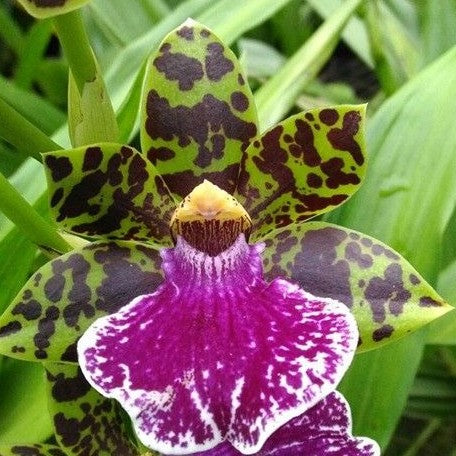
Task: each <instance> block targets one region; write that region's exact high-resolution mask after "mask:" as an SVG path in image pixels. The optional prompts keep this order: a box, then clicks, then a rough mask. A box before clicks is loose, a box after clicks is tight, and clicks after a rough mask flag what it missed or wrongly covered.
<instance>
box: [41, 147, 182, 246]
mask: <svg viewBox="0 0 456 456" xmlns="http://www.w3.org/2000/svg"><path fill="white" fill-rule="evenodd" d="M43 157H44V164H45V167H46V177H47V181H48V190H49V196H50V206H51V212H52V214H53V215H54V217H55V219H56V220H57V223H58V224H59V225H60V226H61V227H62V228H63V229H64V230H66V231H69V232H72V233H75V234H79V235H80V234H83V235H87V236H92V237H102V238H106V237H109V238H117V239H140V240H145V241H151V242H154V241H155V242H158V243H161V244H169V245H171V243H172V242H171V237H170V234H169V221H170V220H171V215H172V212H173V210H174V209H175V207H176V205H175V202H174V200H173V198H172V197H171V195H170V194H169V191H168V189H167V188H166V185H165V184H164V182H163V180H162V179H161V177H160V176H159V175H158V174H157V170H156V169H155V168H154V166H152V165H151V163H150V162H149V161H148V160H147V159H145V158H144V157H143V155H141V154H140V153H139V152H137V151H135V150H134V149H132V148H130V147H128V146H122V145H119V144H111V143H103V144H94V145H92V146H89V147H81V148H78V149H73V150H65V151H58V152H50V153H47V154H44V155H43Z"/></svg>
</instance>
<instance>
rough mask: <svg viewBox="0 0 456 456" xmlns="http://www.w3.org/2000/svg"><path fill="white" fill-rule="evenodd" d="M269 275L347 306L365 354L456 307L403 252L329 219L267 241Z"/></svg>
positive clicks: (298, 226) (299, 226)
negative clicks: (423, 275)
mask: <svg viewBox="0 0 456 456" xmlns="http://www.w3.org/2000/svg"><path fill="white" fill-rule="evenodd" d="M263 240H264V241H265V243H266V249H265V252H264V254H263V259H264V272H265V277H266V278H267V279H269V280H272V279H273V278H275V277H277V276H284V277H288V278H290V279H291V280H294V281H296V282H298V283H299V285H300V286H301V287H302V288H303V289H304V290H305V291H307V292H309V293H312V294H314V295H316V296H321V297H328V298H333V299H336V300H338V301H341V302H343V303H344V304H346V305H347V306H348V307H349V308H350V309H351V311H352V313H353V315H354V316H355V318H356V321H357V323H358V328H359V332H360V343H359V346H358V351H359V352H363V351H367V350H372V349H374V348H378V347H381V346H382V345H385V344H387V343H390V342H392V341H394V340H397V339H399V338H401V337H403V336H405V335H407V334H408V333H411V332H413V331H415V330H417V329H419V328H421V327H422V326H423V325H425V324H427V323H429V322H431V321H432V320H434V319H436V318H438V317H440V316H441V315H443V314H445V313H446V312H448V311H450V310H452V309H453V308H452V307H451V306H450V305H448V304H447V303H445V302H444V301H443V299H442V298H441V297H440V296H439V295H438V294H437V292H436V291H435V290H434V289H433V288H432V287H431V286H430V285H429V284H428V283H427V282H426V281H425V280H424V279H423V277H421V276H420V275H419V274H418V272H416V270H415V269H414V268H413V267H412V266H411V265H410V263H408V262H407V261H406V260H405V259H404V258H402V257H401V256H400V255H399V254H398V253H397V252H395V251H394V250H393V249H391V248H390V247H388V246H387V245H385V244H383V243H382V242H380V241H378V240H377V239H374V238H372V237H370V236H366V235H365V234H362V233H359V232H357V231H353V230H349V229H346V228H343V227H340V226H337V225H332V224H329V223H324V222H308V223H294V224H292V225H289V226H287V227H285V228H281V229H278V230H276V231H274V232H273V233H271V234H270V235H268V236H267V237H265V238H264V239H263Z"/></svg>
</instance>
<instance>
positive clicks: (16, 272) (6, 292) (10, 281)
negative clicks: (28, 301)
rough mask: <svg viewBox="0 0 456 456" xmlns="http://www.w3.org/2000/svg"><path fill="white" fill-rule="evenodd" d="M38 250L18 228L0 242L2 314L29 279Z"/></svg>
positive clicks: (0, 300)
mask: <svg viewBox="0 0 456 456" xmlns="http://www.w3.org/2000/svg"><path fill="white" fill-rule="evenodd" d="M36 250H37V249H36V246H35V245H34V244H32V243H31V242H30V241H29V240H28V239H27V238H26V237H25V236H24V235H23V234H22V233H21V232H20V230H19V229H18V228H16V227H14V228H13V229H12V230H11V231H10V232H9V233H8V234H7V235H6V236H5V237H4V238H3V239H2V240H1V241H0V258H2V262H1V264H0V283H1V284H2V293H1V295H0V314H1V313H2V312H3V310H4V309H5V308H6V307H7V305H8V304H9V303H10V302H11V299H13V298H14V296H15V295H16V294H17V292H18V291H19V289H20V288H21V285H22V284H23V283H24V282H25V280H26V279H27V276H28V273H29V271H30V266H31V264H32V262H33V260H34V258H35V255H36ZM18 285H19V286H18Z"/></svg>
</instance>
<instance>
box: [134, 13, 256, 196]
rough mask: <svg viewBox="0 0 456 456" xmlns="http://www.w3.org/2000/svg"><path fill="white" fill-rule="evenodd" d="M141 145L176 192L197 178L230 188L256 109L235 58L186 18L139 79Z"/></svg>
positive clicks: (253, 130) (249, 137) (188, 188)
mask: <svg viewBox="0 0 456 456" xmlns="http://www.w3.org/2000/svg"><path fill="white" fill-rule="evenodd" d="M142 103H143V105H142V119H141V147H142V150H143V152H144V153H145V154H147V156H148V158H149V159H150V160H151V161H152V163H153V164H154V165H155V166H156V167H157V169H158V170H159V172H160V174H161V175H162V176H163V178H164V180H165V182H166V184H167V185H168V187H169V189H170V190H171V192H172V193H173V194H174V195H175V196H176V197H177V198H178V199H181V198H184V197H185V196H187V195H188V194H189V193H190V192H191V191H192V190H193V188H194V187H196V185H198V184H200V183H201V182H203V180H204V179H208V180H210V181H211V182H212V183H214V184H216V185H218V186H219V187H221V188H223V189H224V190H226V191H228V192H230V193H232V192H233V191H234V188H235V184H236V179H237V176H238V172H239V162H240V159H241V151H242V150H243V149H245V148H246V147H247V145H248V144H249V142H250V141H251V140H252V139H253V138H254V137H255V136H256V133H257V114H256V107H255V103H254V101H253V96H252V93H251V91H250V88H249V86H248V84H247V83H246V78H245V76H244V75H243V72H242V70H241V68H240V66H239V63H238V61H237V59H236V56H235V55H234V54H233V52H232V51H231V50H230V49H229V48H228V47H226V46H225V45H224V44H223V43H222V42H221V41H220V40H219V39H218V38H217V37H216V36H215V35H214V34H213V33H212V32H211V31H210V30H209V29H207V28H206V27H204V26H203V25H201V24H198V23H196V22H195V21H192V20H188V21H187V22H185V23H184V24H183V25H181V26H180V27H178V28H177V29H176V30H174V31H172V32H171V33H170V34H169V35H168V36H167V37H166V38H165V39H164V41H163V42H162V44H161V45H160V47H159V50H158V52H157V53H156V54H155V55H153V56H152V58H151V60H150V62H149V65H148V68H147V76H146V80H145V88H144V98H143V102H142Z"/></svg>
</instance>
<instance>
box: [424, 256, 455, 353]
mask: <svg viewBox="0 0 456 456" xmlns="http://www.w3.org/2000/svg"><path fill="white" fill-rule="evenodd" d="M455 281H456V261H454V262H453V263H451V264H450V265H449V266H448V267H447V268H445V269H444V270H443V271H442V272H441V273H440V274H439V279H438V282H437V290H439V292H440V294H441V295H442V296H444V297H445V299H446V300H447V301H448V302H451V303H454V304H456V287H455V286H454V284H455ZM427 343H429V344H437V345H456V312H451V313H449V314H448V315H445V316H444V317H442V318H440V319H439V320H437V321H435V322H434V323H432V324H431V327H430V328H429V336H428V339H427Z"/></svg>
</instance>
